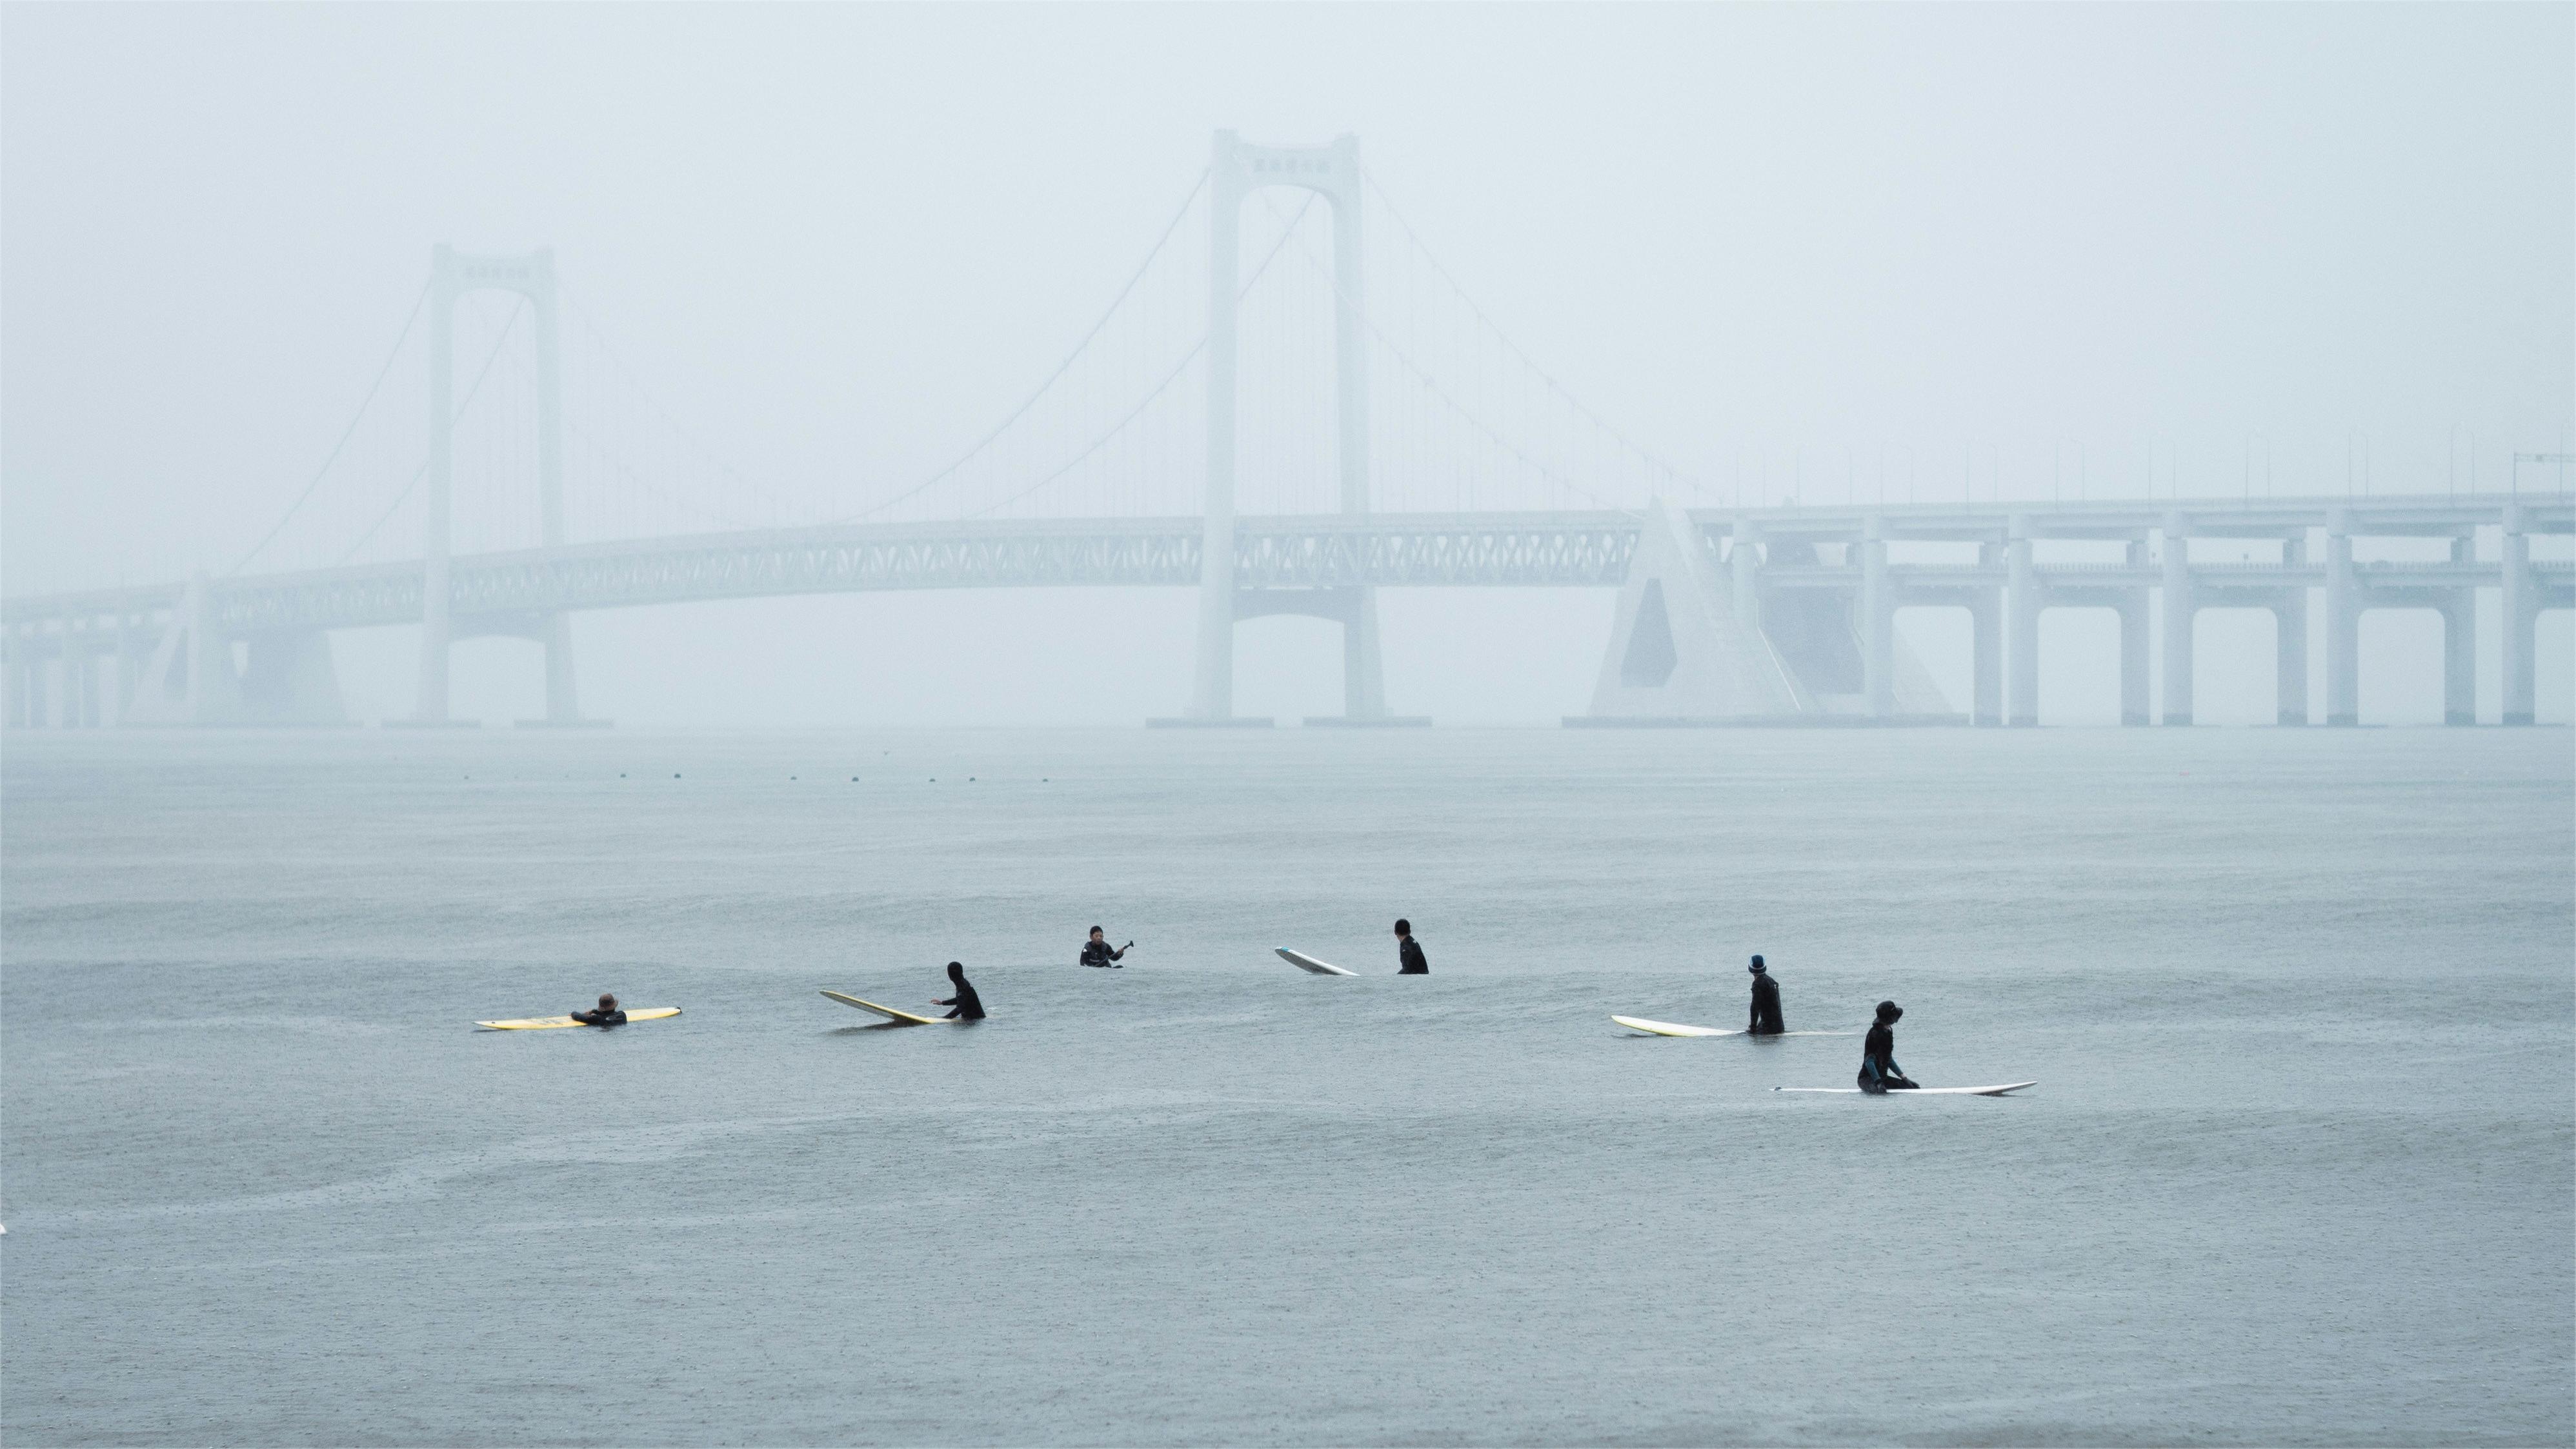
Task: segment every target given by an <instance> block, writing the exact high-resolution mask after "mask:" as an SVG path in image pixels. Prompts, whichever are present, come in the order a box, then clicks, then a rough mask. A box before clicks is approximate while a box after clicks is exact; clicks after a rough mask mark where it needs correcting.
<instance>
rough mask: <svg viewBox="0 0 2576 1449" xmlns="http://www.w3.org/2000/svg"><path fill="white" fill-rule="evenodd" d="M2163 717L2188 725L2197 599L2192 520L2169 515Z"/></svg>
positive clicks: (2166, 533)
mask: <svg viewBox="0 0 2576 1449" xmlns="http://www.w3.org/2000/svg"><path fill="white" fill-rule="evenodd" d="M2164 551H2165V560H2164V565H2165V566H2164V595H2165V661H2164V663H2165V715H2164V722H2165V723H2166V724H2169V725H2187V724H2189V723H2191V671H2192V658H2191V622H2192V613H2193V610H2194V608H2195V607H2196V605H2197V602H2198V601H2197V600H2195V599H2194V598H2193V597H2192V587H2191V520H2190V519H2188V518H2185V517H2184V516H2183V515H2181V514H2179V513H2168V514H2166V515H2165V521H2164Z"/></svg>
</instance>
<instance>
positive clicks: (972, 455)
mask: <svg viewBox="0 0 2576 1449" xmlns="http://www.w3.org/2000/svg"><path fill="white" fill-rule="evenodd" d="M1207 182H1208V172H1207V168H1205V167H1201V168H1200V170H1199V174H1198V179H1197V180H1195V181H1192V182H1191V183H1190V190H1189V194H1188V195H1186V196H1184V197H1182V198H1181V204H1180V206H1179V207H1178V208H1177V209H1175V210H1174V211H1173V213H1172V219H1171V220H1170V221H1168V222H1166V223H1164V225H1163V232H1162V235H1160V236H1158V237H1156V238H1154V245H1153V246H1152V247H1151V248H1149V249H1148V250H1147V251H1146V253H1145V260H1143V261H1142V262H1139V263H1137V264H1136V270H1135V271H1134V272H1133V273H1131V274H1130V275H1129V276H1128V278H1127V283H1126V285H1125V286H1122V287H1120V288H1119V289H1118V295H1117V296H1115V297H1112V298H1110V299H1109V305H1108V306H1107V307H1104V308H1102V309H1101V312H1100V319H1099V320H1098V321H1096V322H1094V323H1092V324H1091V326H1090V328H1089V329H1088V330H1086V331H1085V332H1084V333H1083V334H1082V337H1081V339H1080V340H1079V341H1077V342H1075V343H1074V344H1073V347H1072V349H1071V350H1070V351H1068V352H1066V353H1065V355H1064V361H1062V362H1060V363H1057V364H1056V369H1055V371H1053V372H1050V373H1048V374H1047V375H1046V380H1045V381H1043V382H1040V383H1039V384H1038V385H1037V386H1036V387H1035V388H1034V389H1032V390H1031V391H1030V393H1029V395H1028V396H1027V397H1025V398H1023V399H1021V400H1020V405H1019V406H1018V407H1015V408H1013V409H1011V411H1010V413H1009V415H1008V416H1006V417H1004V418H1003V419H1002V420H1001V421H1000V422H999V423H996V424H994V425H993V428H992V430H991V431H990V432H987V433H986V434H984V436H982V437H981V438H978V439H976V440H975V443H974V446H972V447H970V448H968V449H967V450H966V451H965V452H963V453H961V454H959V455H958V456H957V459H956V461H954V462H952V463H950V464H949V465H948V466H947V467H945V468H942V469H940V470H939V471H938V472H936V473H933V474H931V475H930V476H929V477H927V478H924V479H923V480H921V481H920V482H919V483H916V484H914V485H913V486H912V487H910V488H907V489H905V490H904V491H903V492H901V493H898V494H896V495H894V496H893V497H891V498H888V499H885V500H883V501H881V502H879V503H877V504H876V505H875V506H873V507H870V508H863V509H861V510H859V511H858V512H856V513H852V514H847V515H844V516H843V517H840V518H836V519H833V520H832V522H834V523H856V522H858V521H859V520H861V519H863V518H872V517H874V516H876V515H877V514H880V513H883V512H885V511H886V510H887V509H889V508H893V507H895V506H896V505H897V504H900V503H904V502H906V501H908V500H910V499H913V498H916V497H918V496H920V495H921V494H923V493H926V492H928V491H929V490H930V489H932V488H934V487H936V486H938V485H939V484H940V483H943V482H945V481H947V480H948V479H949V478H950V477H952V476H954V475H955V474H956V472H957V470H958V469H960V468H963V467H965V466H966V465H967V464H968V463H971V462H973V461H974V460H975V459H976V458H977V457H979V456H980V455H981V454H982V453H983V451H984V450H985V449H986V448H989V447H991V446H992V445H993V443H994V441H995V440H996V439H998V438H1000V437H1001V436H1002V435H1003V434H1004V433H1007V432H1009V431H1010V430H1011V425H1012V424H1014V423H1017V422H1018V421H1019V420H1020V419H1021V418H1024V417H1026V416H1028V412H1029V409H1031V408H1033V407H1036V406H1037V404H1038V400H1039V399H1040V398H1043V397H1045V396H1046V395H1047V391H1048V389H1050V388H1052V387H1054V386H1055V385H1056V383H1058V382H1059V381H1061V380H1062V379H1063V378H1064V375H1065V374H1066V373H1068V372H1070V371H1072V370H1073V365H1074V363H1076V362H1077V361H1079V360H1081V357H1082V354H1083V352H1084V350H1085V349H1086V348H1088V347H1090V346H1091V343H1092V339H1094V338H1096V337H1098V336H1099V335H1100V332H1101V329H1102V328H1105V327H1107V326H1108V325H1109V319H1111V318H1112V317H1115V316H1117V315H1118V309H1119V308H1120V307H1122V306H1124V305H1126V302H1127V298H1128V296H1129V294H1131V293H1133V292H1134V291H1135V290H1136V284H1137V283H1139V282H1142V281H1143V280H1145V274H1146V273H1147V272H1149V271H1151V270H1152V269H1153V266H1154V261H1155V259H1156V258H1158V257H1160V256H1161V255H1162V254H1163V248H1164V247H1165V246H1167V245H1169V244H1170V242H1171V240H1172V234H1173V233H1174V232H1177V231H1179V230H1180V229H1181V223H1182V222H1183V221H1184V220H1186V219H1188V217H1189V214H1190V208H1191V207H1192V206H1194V205H1196V204H1197V203H1198V199H1199V193H1200V192H1201V191H1204V190H1206V189H1207ZM1200 345H1201V346H1204V345H1206V344H1205V341H1204V339H1202V341H1201V344H1200ZM1184 365H1186V363H1185V364H1184ZM1169 385H1170V382H1169V380H1168V379H1166V380H1165V382H1164V383H1163V384H1161V385H1160V386H1157V387H1156V388H1155V392H1156V393H1159V392H1161V391H1162V388H1163V387H1167V386H1169ZM1149 400H1150V398H1149ZM1130 416H1131V417H1132V416H1133V414H1130ZM1121 426H1124V423H1123V422H1122V423H1121ZM1112 431H1113V432H1114V431H1115V430H1114V429H1113V430H1112ZM1049 481H1052V480H1051V479H1050V480H1049Z"/></svg>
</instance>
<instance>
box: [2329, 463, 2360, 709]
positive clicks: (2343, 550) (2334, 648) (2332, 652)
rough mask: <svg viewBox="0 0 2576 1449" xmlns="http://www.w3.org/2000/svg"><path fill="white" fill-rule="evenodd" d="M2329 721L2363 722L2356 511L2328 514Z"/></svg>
mask: <svg viewBox="0 0 2576 1449" xmlns="http://www.w3.org/2000/svg"><path fill="white" fill-rule="evenodd" d="M2326 723H2327V724H2328V725H2357V724H2359V723H2361V587H2360V581H2359V580H2358V579H2356V578H2355V577H2354V576H2353V572H2352V515H2351V514H2350V513H2349V512H2347V511H2345V510H2344V509H2340V508H2338V509H2335V510H2334V511H2333V512H2331V513H2329V514H2327V515H2326Z"/></svg>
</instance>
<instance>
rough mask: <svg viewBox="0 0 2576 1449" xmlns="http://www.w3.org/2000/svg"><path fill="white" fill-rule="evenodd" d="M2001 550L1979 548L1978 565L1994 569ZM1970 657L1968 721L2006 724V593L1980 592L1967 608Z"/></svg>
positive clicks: (1999, 590)
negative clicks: (1970, 697) (1970, 696)
mask: <svg viewBox="0 0 2576 1449" xmlns="http://www.w3.org/2000/svg"><path fill="white" fill-rule="evenodd" d="M1999 552H2000V550H1999V549H1998V548H1997V547H1996V545H1994V544H1991V543H1981V544H1979V545H1977V563H1978V565H1979V566H1980V567H1982V568H1989V569H1990V568H1993V567H1994V566H1995V564H1996V563H1997V562H1999V561H2000V560H1999V559H1998V558H1997V554H1998V553H1999ZM1968 653H1969V665H1968V668H1969V674H1970V680H1969V685H1968V689H1969V692H1970V694H1971V695H1972V696H1974V697H1973V698H1972V699H1971V700H1970V701H1969V704H1968V718H1969V719H1970V720H1972V721H1974V722H1975V723H1977V724H1981V725H1999V724H2002V723H2003V722H2004V591H2003V590H2001V589H1996V588H1981V589H1979V590H1977V592H1976V596H1975V601H1974V602H1973V603H1971V604H1970V605H1969V606H1968Z"/></svg>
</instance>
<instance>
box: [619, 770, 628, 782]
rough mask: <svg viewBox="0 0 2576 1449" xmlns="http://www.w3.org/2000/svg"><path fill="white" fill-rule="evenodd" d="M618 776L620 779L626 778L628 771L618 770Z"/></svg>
mask: <svg viewBox="0 0 2576 1449" xmlns="http://www.w3.org/2000/svg"><path fill="white" fill-rule="evenodd" d="M617 778H619V779H621V780H623V779H625V778H626V772H625V771H624V770H620V771H618V772H617Z"/></svg>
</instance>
